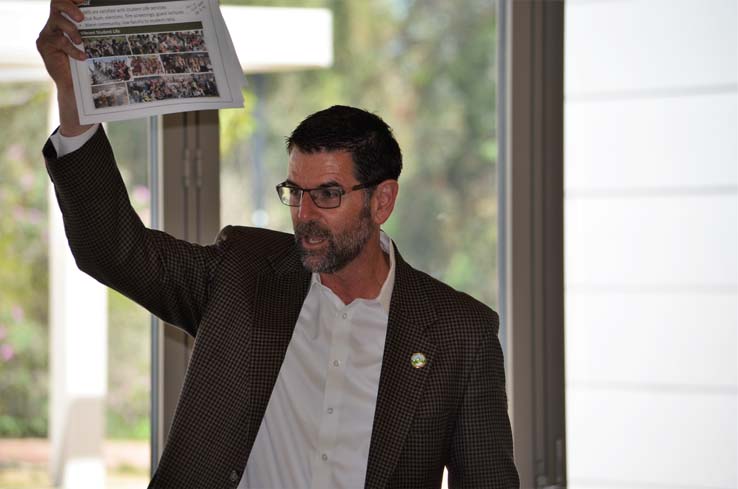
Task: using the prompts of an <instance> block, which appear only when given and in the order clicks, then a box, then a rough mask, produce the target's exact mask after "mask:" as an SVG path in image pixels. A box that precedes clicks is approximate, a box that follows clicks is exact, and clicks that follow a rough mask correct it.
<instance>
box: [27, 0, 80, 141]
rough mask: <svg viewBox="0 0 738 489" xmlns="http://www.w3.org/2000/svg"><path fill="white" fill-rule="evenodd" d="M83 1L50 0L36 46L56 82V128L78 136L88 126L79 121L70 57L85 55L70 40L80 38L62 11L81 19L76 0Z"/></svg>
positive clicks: (78, 58)
mask: <svg viewBox="0 0 738 489" xmlns="http://www.w3.org/2000/svg"><path fill="white" fill-rule="evenodd" d="M82 1H83V0H52V1H51V8H50V10H49V19H48V20H47V21H46V25H45V26H44V28H43V29H42V30H41V33H40V34H39V36H38V39H37V40H36V48H37V49H38V52H39V53H40V54H41V57H42V58H43V60H44V65H46V71H47V72H48V73H49V76H51V79H52V80H54V83H55V84H56V89H57V102H58V104H59V121H60V126H59V130H60V132H61V134H62V135H64V136H77V135H79V134H82V133H83V132H85V131H86V130H87V129H89V127H90V126H89V125H87V126H85V125H81V124H80V123H79V115H78V114H77V105H76V103H75V100H74V87H73V86H72V73H71V71H70V69H69V58H70V57H71V58H73V59H77V60H80V61H83V60H85V59H86V55H85V53H84V51H80V50H79V49H77V48H76V47H74V44H72V41H74V43H76V44H79V43H80V42H82V38H81V37H80V35H79V32H78V31H77V27H76V26H75V25H74V24H73V23H72V22H70V21H69V20H67V19H66V18H65V17H64V16H63V15H62V14H66V15H67V16H69V17H70V18H72V19H74V20H75V21H77V22H79V21H81V20H82V19H83V18H84V14H83V13H82V11H81V10H80V9H79V7H77V4H79V3H81V2H82ZM70 39H71V41H70Z"/></svg>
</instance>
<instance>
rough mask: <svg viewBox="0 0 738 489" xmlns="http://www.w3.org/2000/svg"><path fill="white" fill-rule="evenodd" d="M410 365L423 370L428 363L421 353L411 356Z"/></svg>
mask: <svg viewBox="0 0 738 489" xmlns="http://www.w3.org/2000/svg"><path fill="white" fill-rule="evenodd" d="M410 363H411V364H412V366H413V367H415V368H423V367H425V364H426V363H428V361H427V360H426V359H425V355H423V354H422V353H413V354H412V356H410Z"/></svg>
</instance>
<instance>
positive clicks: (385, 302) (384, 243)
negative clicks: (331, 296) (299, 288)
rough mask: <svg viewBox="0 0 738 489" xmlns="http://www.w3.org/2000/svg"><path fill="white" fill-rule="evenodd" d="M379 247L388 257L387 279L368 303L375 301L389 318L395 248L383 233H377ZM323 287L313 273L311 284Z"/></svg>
mask: <svg viewBox="0 0 738 489" xmlns="http://www.w3.org/2000/svg"><path fill="white" fill-rule="evenodd" d="M379 246H380V247H381V248H382V251H384V252H385V253H387V254H388V255H389V262H390V268H389V272H388V273H387V278H385V279H384V284H382V288H381V289H380V290H379V295H377V297H375V298H374V299H369V300H368V301H369V302H372V301H376V302H379V305H380V306H382V310H383V311H384V312H385V313H386V314H387V315H388V316H389V310H390V303H391V302H392V291H393V290H394V288H395V246H394V243H393V242H392V240H391V239H390V237H389V236H388V235H387V233H385V232H384V231H382V230H380V231H379ZM313 284H319V285H321V286H322V285H323V284H322V282H321V281H320V274H319V273H313V275H312V284H311V287H312V285H313Z"/></svg>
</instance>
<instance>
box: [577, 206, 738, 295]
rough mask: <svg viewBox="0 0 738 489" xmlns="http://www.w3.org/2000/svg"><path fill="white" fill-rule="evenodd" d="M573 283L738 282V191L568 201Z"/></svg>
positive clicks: (681, 284)
mask: <svg viewBox="0 0 738 489" xmlns="http://www.w3.org/2000/svg"><path fill="white" fill-rule="evenodd" d="M565 212H566V214H565V216H566V225H565V245H566V246H565V263H566V271H565V280H566V283H567V285H569V286H572V285H573V286H582V285H593V286H601V287H611V286H617V287H619V286H629V287H654V286H677V287H685V286H686V287H692V286H696V287H714V286H718V287H736V284H737V282H738V253H737V252H736V250H738V196H736V195H727V196H722V195H718V196H697V197H683V198H674V197H666V198H665V197H643V198H579V199H567V201H566V203H565Z"/></svg>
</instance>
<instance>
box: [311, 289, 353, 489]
mask: <svg viewBox="0 0 738 489" xmlns="http://www.w3.org/2000/svg"><path fill="white" fill-rule="evenodd" d="M322 299H323V300H326V302H330V299H332V298H328V297H323V298H322ZM323 311H326V312H327V314H326V313H324V312H323ZM328 311H330V312H328ZM320 321H321V323H322V324H321V327H325V328H329V330H330V331H331V342H330V348H329V352H328V353H329V354H328V367H327V370H326V379H325V394H324V396H323V407H322V412H321V417H320V427H319V429H318V449H317V451H316V454H315V456H314V460H313V471H312V473H313V477H312V483H311V488H312V489H326V488H329V487H330V482H331V473H332V467H333V466H334V464H333V457H334V456H336V439H337V437H338V433H339V424H338V422H339V419H340V417H341V416H340V414H341V409H342V400H343V385H344V381H345V379H346V361H347V358H348V344H349V336H350V335H349V333H350V328H351V311H350V308H349V307H346V306H343V305H341V306H340V307H336V305H335V304H332V307H326V308H321V317H320Z"/></svg>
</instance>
